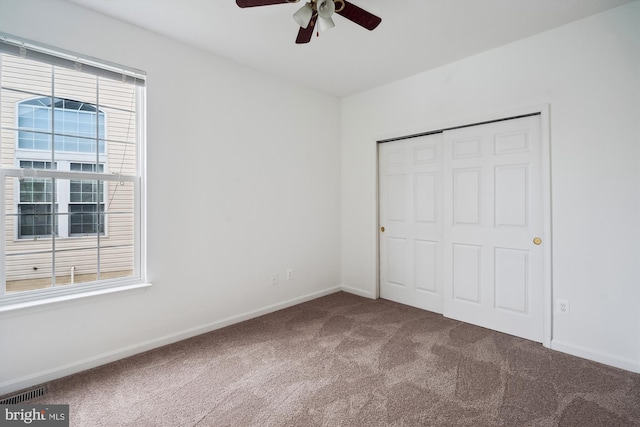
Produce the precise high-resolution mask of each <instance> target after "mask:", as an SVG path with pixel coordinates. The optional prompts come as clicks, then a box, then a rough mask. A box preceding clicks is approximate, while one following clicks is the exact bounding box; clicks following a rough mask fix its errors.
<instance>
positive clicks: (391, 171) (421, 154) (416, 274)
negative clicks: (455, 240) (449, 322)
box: [379, 134, 443, 313]
mask: <svg viewBox="0 0 640 427" xmlns="http://www.w3.org/2000/svg"><path fill="white" fill-rule="evenodd" d="M441 165H442V134H433V135H427V136H422V137H417V138H411V139H406V140H402V141H395V142H388V143H384V144H380V145H379V204H380V205H379V216H380V233H379V236H380V296H381V297H382V298H385V299H389V300H392V301H396V302H400V303H403V304H407V305H411V306H414V307H419V308H423V309H426V310H430V311H435V312H438V313H442V283H443V282H442V262H443V260H442V203H441V200H442V194H441V191H442V177H441Z"/></svg>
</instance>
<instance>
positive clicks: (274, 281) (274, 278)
mask: <svg viewBox="0 0 640 427" xmlns="http://www.w3.org/2000/svg"><path fill="white" fill-rule="evenodd" d="M271 284H272V285H277V284H278V273H273V274H272V275H271Z"/></svg>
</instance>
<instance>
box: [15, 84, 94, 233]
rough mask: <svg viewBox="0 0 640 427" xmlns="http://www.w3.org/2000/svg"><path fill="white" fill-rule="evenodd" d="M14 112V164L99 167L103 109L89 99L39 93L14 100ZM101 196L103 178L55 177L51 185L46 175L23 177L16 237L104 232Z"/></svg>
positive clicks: (86, 169)
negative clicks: (15, 108) (82, 99)
mask: <svg viewBox="0 0 640 427" xmlns="http://www.w3.org/2000/svg"><path fill="white" fill-rule="evenodd" d="M52 107H53V108H52ZM17 112H18V144H17V147H16V151H15V153H16V154H15V155H16V162H17V166H19V167H20V168H23V169H54V170H60V171H75V172H100V173H102V172H104V171H105V164H106V146H105V114H104V112H102V111H100V110H98V109H97V108H96V107H95V106H94V105H92V104H89V103H85V102H81V101H76V100H72V99H63V98H51V97H39V98H33V99H28V100H24V101H20V102H18V105H17ZM52 138H53V147H52ZM52 148H54V150H52ZM52 151H54V159H55V161H53V162H52V161H51V159H52V155H51V153H52ZM54 187H55V188H54ZM104 200H105V192H104V182H103V181H97V180H56V181H55V185H54V181H53V180H52V179H50V178H23V179H21V180H20V190H19V197H18V206H17V208H18V218H19V224H18V227H17V229H18V238H19V239H25V238H27V239H29V238H38V237H47V236H51V235H54V234H55V235H56V236H58V237H73V236H86V235H95V234H96V233H101V234H104V232H105V224H104V221H103V218H102V217H103V215H102V214H103V213H104ZM56 218H57V219H58V220H56Z"/></svg>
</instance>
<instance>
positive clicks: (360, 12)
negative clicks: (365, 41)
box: [238, 0, 382, 31]
mask: <svg viewBox="0 0 640 427" xmlns="http://www.w3.org/2000/svg"><path fill="white" fill-rule="evenodd" d="M238 1H240V0H238ZM336 13H337V14H339V15H342V16H344V17H345V18H347V19H348V20H349V21H352V22H355V23H356V24H358V25H360V26H362V27H364V28H366V29H367V30H369V31H371V30H373V29H374V28H376V27H377V26H378V25H380V22H382V19H381V18H379V17H377V16H376V15H374V14H372V13H370V12H367V11H366V10H364V9H361V8H359V7H358V6H356V5H354V4H351V3H349V2H348V1H345V2H344V9H342V10H341V11H337V10H336Z"/></svg>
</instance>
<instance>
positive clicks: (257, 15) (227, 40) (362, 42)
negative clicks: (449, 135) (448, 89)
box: [67, 0, 634, 97]
mask: <svg viewBox="0 0 640 427" xmlns="http://www.w3.org/2000/svg"><path fill="white" fill-rule="evenodd" d="M67 1H71V2H73V3H76V4H79V5H82V6H85V7H87V8H90V9H94V10H96V11H99V12H102V13H105V14H107V15H110V16H113V17H115V18H118V19H120V20H123V21H126V22H129V23H131V24H134V25H136V26H139V27H142V28H145V29H148V30H151V31H154V32H156V33H160V34H164V35H166V36H169V37H171V38H173V39H177V40H179V41H182V42H184V43H187V44H190V45H193V46H197V47H199V48H201V49H204V50H206V51H209V52H211V53H214V54H217V55H220V56H223V57H226V58H229V59H231V60H233V61H235V62H238V63H241V64H245V65H247V66H249V67H252V68H254V69H258V70H261V71H263V72H266V73H269V74H272V75H276V76H280V77H281V78H284V79H287V80H290V81H295V82H298V83H302V84H303V85H305V86H308V87H312V88H315V89H317V90H320V91H323V92H326V93H329V94H332V95H335V96H339V97H342V96H345V95H350V94H353V93H356V92H359V91H362V90H366V89H369V88H372V87H376V86H380V85H382V84H385V83H389V82H392V81H395V80H398V79H402V78H404V77H408V76H411V75H414V74H417V73H420V72H422V71H426V70H428V69H432V68H435V67H438V66H441V65H444V64H447V63H450V62H452V61H455V60H458V59H461V58H464V57H467V56H470V55H474V54H476V53H479V52H482V51H486V50H488V49H492V48H494V47H497V46H500V45H504V44H507V43H510V42H513V41H515V40H519V39H522V38H525V37H528V36H531V35H534V34H537V33H540V32H543V31H546V30H548V29H551V28H554V27H557V26H560V25H563V24H566V23H569V22H571V21H574V20H577V19H581V18H584V17H587V16H589V15H593V14H596V13H599V12H601V11H604V10H606V9H610V8H613V7H617V6H620V5H623V4H625V3H629V2H631V1H634V0H350V2H351V3H353V4H355V5H357V6H360V7H361V8H363V9H366V10H368V11H369V12H371V13H373V14H375V15H377V16H379V17H381V18H382V23H381V24H380V26H379V27H378V28H376V29H375V30H374V31H371V32H369V31H368V30H365V29H364V28H362V27H360V26H358V25H356V24H354V23H352V22H351V21H348V20H346V19H345V18H343V17H341V16H336V17H334V21H335V23H336V27H335V28H333V29H331V30H330V31H327V32H324V33H321V34H320V37H315V36H314V37H313V39H312V40H311V42H310V43H308V44H304V45H296V44H295V43H294V41H295V38H296V35H297V32H298V28H299V27H298V26H297V24H296V23H295V21H294V20H293V18H292V15H293V13H294V12H295V11H296V10H298V9H299V8H300V7H301V6H302V4H303V3H302V2H300V3H297V4H278V5H272V6H262V7H253V8H246V9H241V8H239V7H238V6H237V5H236V3H235V0H67ZM303 1H304V0H303ZM585 48H588V46H585ZM568 54H570V52H568Z"/></svg>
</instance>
